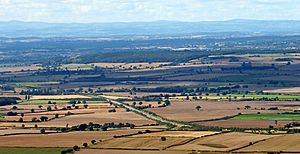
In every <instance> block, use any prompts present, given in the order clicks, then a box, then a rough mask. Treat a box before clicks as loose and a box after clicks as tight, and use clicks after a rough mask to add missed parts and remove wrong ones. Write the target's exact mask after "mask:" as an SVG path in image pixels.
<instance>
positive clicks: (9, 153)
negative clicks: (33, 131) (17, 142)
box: [0, 147, 64, 154]
mask: <svg viewBox="0 0 300 154" xmlns="http://www.w3.org/2000/svg"><path fill="white" fill-rule="evenodd" d="M62 150H64V149H63V148H14V147H0V154H60V153H61V151H62Z"/></svg>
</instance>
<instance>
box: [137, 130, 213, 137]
mask: <svg viewBox="0 0 300 154" xmlns="http://www.w3.org/2000/svg"><path fill="white" fill-rule="evenodd" d="M216 133H218V132H210V131H164V132H156V133H147V134H141V135H136V136H134V137H163V136H164V137H178V138H193V137H203V136H206V135H212V134H216Z"/></svg>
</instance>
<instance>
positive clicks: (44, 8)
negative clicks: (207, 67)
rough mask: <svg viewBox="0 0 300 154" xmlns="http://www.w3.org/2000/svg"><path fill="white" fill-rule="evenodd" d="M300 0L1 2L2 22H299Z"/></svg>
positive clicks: (0, 19)
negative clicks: (245, 20)
mask: <svg viewBox="0 0 300 154" xmlns="http://www.w3.org/2000/svg"><path fill="white" fill-rule="evenodd" d="M299 8H300V3H299V1H297V0H243V1H236V0H185V1H181V0H165V1H163V2H161V1H160V0H152V1H147V0H101V1H99V0H52V1H47V0H0V21H30V22H32V21H34V22H47V23H107V22H151V21H162V20H163V21H183V22H199V21H226V20H232V19H247V20H300V11H299V10H300V9H299Z"/></svg>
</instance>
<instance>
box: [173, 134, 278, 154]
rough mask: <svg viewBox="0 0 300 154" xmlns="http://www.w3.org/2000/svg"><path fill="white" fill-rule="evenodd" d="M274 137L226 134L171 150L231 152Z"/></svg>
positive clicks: (195, 141) (202, 139) (205, 138)
mask: <svg viewBox="0 0 300 154" xmlns="http://www.w3.org/2000/svg"><path fill="white" fill-rule="evenodd" d="M272 137H274V136H272V135H256V134H250V133H249V134H248V133H224V134H220V135H215V136H209V137H204V138H199V139H196V140H194V141H192V142H189V143H187V144H184V145H180V146H175V147H171V148H170V150H199V151H209V152H214V151H216V152H221V151H224V152H226V151H229V150H233V149H236V148H241V147H243V146H246V145H249V143H250V142H252V143H253V142H257V141H261V140H265V139H268V138H272Z"/></svg>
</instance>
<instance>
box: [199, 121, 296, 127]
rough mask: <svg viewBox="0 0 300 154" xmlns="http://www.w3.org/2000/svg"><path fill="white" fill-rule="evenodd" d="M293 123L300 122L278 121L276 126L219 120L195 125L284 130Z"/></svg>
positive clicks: (263, 122)
mask: <svg viewBox="0 0 300 154" xmlns="http://www.w3.org/2000/svg"><path fill="white" fill-rule="evenodd" d="M292 122H300V121H286V120H284V121H277V125H276V124H275V121H274V120H218V121H209V122H195V124H199V125H203V126H219V127H223V128H235V127H236V128H269V126H274V127H275V128H282V127H284V126H285V125H286V124H288V123H292Z"/></svg>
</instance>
